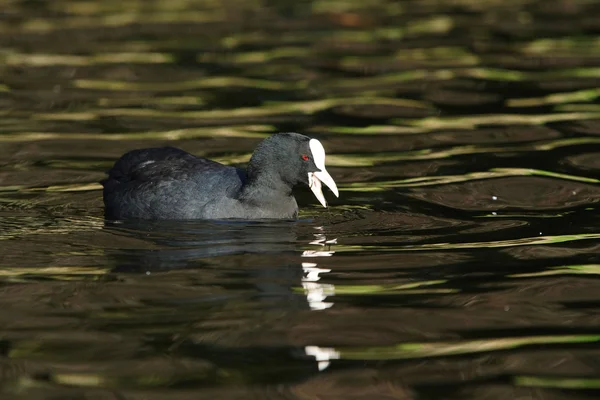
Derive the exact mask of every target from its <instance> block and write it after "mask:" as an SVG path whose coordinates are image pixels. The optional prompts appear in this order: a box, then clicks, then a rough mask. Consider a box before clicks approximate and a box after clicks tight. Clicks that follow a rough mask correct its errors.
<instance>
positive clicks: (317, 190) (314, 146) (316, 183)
mask: <svg viewBox="0 0 600 400" xmlns="http://www.w3.org/2000/svg"><path fill="white" fill-rule="evenodd" d="M309 147H310V151H311V153H312V156H313V161H314V163H315V165H316V166H317V168H319V169H320V171H316V172H309V173H308V186H309V187H310V190H312V192H313V193H314V195H315V197H316V198H317V200H319V203H321V204H322V205H323V207H327V201H326V200H325V196H323V190H322V189H321V186H322V185H321V183H324V184H325V185H326V186H327V187H328V188H329V190H331V191H332V192H333V194H335V196H336V197H340V194H339V192H338V188H337V186H336V184H335V181H334V180H333V178H332V177H331V175H329V173H328V172H327V170H326V169H325V149H324V148H323V145H322V144H321V142H319V141H318V140H317V139H311V140H310V142H309Z"/></svg>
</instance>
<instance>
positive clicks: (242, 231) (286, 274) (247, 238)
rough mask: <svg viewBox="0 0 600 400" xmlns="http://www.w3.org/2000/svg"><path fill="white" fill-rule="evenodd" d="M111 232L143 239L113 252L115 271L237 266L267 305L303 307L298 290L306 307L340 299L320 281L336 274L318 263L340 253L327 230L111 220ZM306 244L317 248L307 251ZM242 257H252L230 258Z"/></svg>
mask: <svg viewBox="0 0 600 400" xmlns="http://www.w3.org/2000/svg"><path fill="white" fill-rule="evenodd" d="M105 228H106V229H108V230H111V231H112V232H113V233H114V234H115V235H124V236H127V237H130V238H131V237H133V238H136V239H138V240H141V241H140V242H139V243H141V244H140V246H138V247H136V248H133V249H126V250H125V249H124V250H119V251H115V252H114V253H113V254H111V256H112V259H113V263H114V265H115V267H114V268H113V271H114V272H129V273H132V272H133V273H136V272H137V273H146V274H151V273H157V272H160V271H171V270H175V269H182V268H196V269H202V268H217V267H222V268H223V269H227V270H231V269H232V268H234V269H235V270H236V274H235V279H236V280H238V281H239V280H243V281H244V282H254V286H255V288H256V289H258V291H259V293H260V295H261V297H263V300H264V302H265V304H266V303H270V302H272V303H273V304H276V305H277V307H286V306H287V307H290V306H292V304H296V305H297V303H298V299H297V291H295V290H294V287H299V286H301V287H302V288H303V291H304V294H305V299H304V300H303V301H302V303H303V304H304V307H306V305H308V307H309V308H310V309H312V310H324V309H327V308H330V307H331V306H333V303H332V302H331V301H328V302H326V301H325V299H328V298H329V300H330V298H331V296H333V295H334V286H333V285H331V284H326V283H321V282H320V281H321V280H322V277H323V275H324V274H326V273H328V272H330V271H331V270H330V269H326V268H320V267H319V264H318V261H317V260H318V257H331V256H332V255H333V254H334V253H335V251H334V250H333V249H332V246H334V245H335V244H336V243H337V239H335V238H333V239H330V238H328V237H327V236H326V233H325V230H324V228H323V227H322V226H316V227H315V226H311V225H310V224H308V223H304V222H281V221H276V222H229V221H226V222H215V221H200V222H170V221H127V222H118V223H115V222H107V223H106V226H105ZM315 231H316V232H315ZM299 237H301V238H308V239H302V240H299V239H298V238H299ZM303 243H304V245H303ZM306 244H308V245H309V246H311V247H314V249H308V250H302V248H305V247H306ZM236 255H238V256H239V255H248V257H237V258H231V257H229V258H228V257H227V256H236ZM308 259H310V260H308ZM298 283H300V285H299V284H298ZM268 299H271V300H272V301H269V300H268ZM281 301H286V303H281Z"/></svg>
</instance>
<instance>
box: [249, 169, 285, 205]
mask: <svg viewBox="0 0 600 400" xmlns="http://www.w3.org/2000/svg"><path fill="white" fill-rule="evenodd" d="M290 197H293V196H292V185H290V184H289V183H287V182H284V181H283V180H282V179H281V177H280V176H279V174H278V173H274V172H266V171H263V172H260V173H253V171H252V170H249V171H248V177H247V181H246V183H245V184H244V186H243V187H242V190H241V194H240V200H242V201H245V202H249V203H253V204H257V205H258V204H277V203H278V202H281V201H289V199H290Z"/></svg>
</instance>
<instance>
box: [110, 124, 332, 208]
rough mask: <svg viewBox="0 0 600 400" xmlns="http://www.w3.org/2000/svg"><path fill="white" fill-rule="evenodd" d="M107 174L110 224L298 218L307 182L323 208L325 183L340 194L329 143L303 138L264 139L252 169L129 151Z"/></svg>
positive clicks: (174, 153)
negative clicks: (298, 190)
mask: <svg viewBox="0 0 600 400" xmlns="http://www.w3.org/2000/svg"><path fill="white" fill-rule="evenodd" d="M107 173H108V178H106V179H105V180H103V181H102V182H101V183H102V185H103V186H104V192H103V197H104V206H105V216H106V218H108V219H154V220H160V219H171V220H173V219H229V218H235V219H295V218H296V217H297V216H298V204H297V203H296V199H295V198H294V196H293V195H292V188H293V187H294V186H296V185H297V184H300V183H304V184H307V185H308V186H309V187H310V188H311V190H312V192H313V193H314V194H315V196H316V197H317V199H318V200H319V202H320V203H321V204H322V205H323V206H324V207H327V203H326V201H325V197H324V196H323V192H322V190H321V183H324V184H325V185H327V187H329V189H331V191H332V192H333V193H334V194H335V195H336V196H339V194H338V189H337V186H336V184H335V182H334V181H333V178H332V177H331V176H330V175H329V173H328V172H327V170H326V169H325V149H324V148H323V145H322V144H321V143H320V142H319V141H318V140H317V139H311V138H309V137H307V136H304V135H300V134H298V133H278V134H275V135H272V136H270V137H268V138H266V139H264V140H263V141H262V142H261V143H260V144H259V145H258V146H257V147H256V150H254V153H253V154H252V157H251V158H250V163H249V164H248V167H247V169H246V170H242V169H238V168H234V167H230V166H226V165H223V164H220V163H218V162H215V161H211V160H208V159H206V158H202V157H196V156H194V155H192V154H190V153H187V152H185V151H183V150H180V149H176V148H173V147H162V148H149V149H140V150H133V151H130V152H128V153H126V154H124V155H123V156H122V157H121V158H120V159H119V160H117V162H116V163H115V165H114V166H113V167H112V168H111V169H110V170H109V171H108V172H107Z"/></svg>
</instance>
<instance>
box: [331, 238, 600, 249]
mask: <svg viewBox="0 0 600 400" xmlns="http://www.w3.org/2000/svg"><path fill="white" fill-rule="evenodd" d="M596 239H600V233H581V234H577V235H555V236H532V237H525V238H520V239H508V240H493V241H488V242H465V243H447V242H446V243H429V244H419V245H404V246H402V245H397V246H395V247H393V248H392V247H388V246H374V245H359V246H348V245H344V244H343V243H340V244H338V245H337V246H336V253H342V252H360V251H365V250H377V251H380V252H405V251H429V250H458V249H482V248H486V249H492V248H504V247H517V246H540V245H542V246H543V245H549V244H556V243H568V242H576V241H580V240H596Z"/></svg>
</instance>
